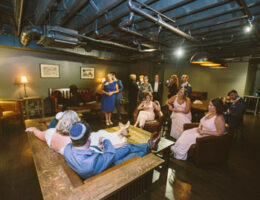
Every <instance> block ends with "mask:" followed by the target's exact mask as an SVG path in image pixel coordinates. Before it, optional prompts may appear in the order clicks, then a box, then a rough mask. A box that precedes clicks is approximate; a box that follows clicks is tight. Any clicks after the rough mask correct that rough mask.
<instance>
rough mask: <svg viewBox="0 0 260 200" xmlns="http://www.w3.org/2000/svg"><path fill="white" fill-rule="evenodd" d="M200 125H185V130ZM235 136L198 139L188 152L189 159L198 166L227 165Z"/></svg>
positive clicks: (225, 135) (229, 134)
mask: <svg viewBox="0 0 260 200" xmlns="http://www.w3.org/2000/svg"><path fill="white" fill-rule="evenodd" d="M198 125H199V123H191V124H184V127H183V130H187V129H190V128H194V127H198ZM232 137H233V135H232V134H231V133H229V132H227V133H225V134H224V135H222V136H205V137H201V138H197V139H196V143H195V144H193V145H191V147H190V149H189V151H188V158H189V159H190V160H192V161H193V162H194V163H195V164H196V165H197V166H203V165H209V164H221V163H226V162H227V160H228V155H229V151H230V147H231V145H232Z"/></svg>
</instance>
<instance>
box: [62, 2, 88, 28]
mask: <svg viewBox="0 0 260 200" xmlns="http://www.w3.org/2000/svg"><path fill="white" fill-rule="evenodd" d="M88 2H89V0H75V2H74V3H73V5H72V6H71V7H70V8H69V9H68V10H66V12H65V13H64V14H63V17H62V22H61V26H63V25H65V24H66V23H67V22H68V21H69V20H70V19H71V18H73V17H74V16H75V15H76V14H77V12H79V11H80V10H81V9H82V8H83V7H85V6H86V4H87V3H88Z"/></svg>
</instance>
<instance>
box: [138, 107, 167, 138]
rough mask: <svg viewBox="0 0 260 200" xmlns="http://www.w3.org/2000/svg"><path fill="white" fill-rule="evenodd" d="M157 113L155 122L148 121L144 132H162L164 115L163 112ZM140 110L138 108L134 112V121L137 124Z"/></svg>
mask: <svg viewBox="0 0 260 200" xmlns="http://www.w3.org/2000/svg"><path fill="white" fill-rule="evenodd" d="M154 112H155V119H154V120H149V121H146V123H145V125H144V130H146V131H149V132H151V133H153V132H155V131H161V127H162V122H163V113H162V112H161V111H156V110H154ZM138 113H139V110H138V109H137V108H136V109H135V111H134V121H135V122H136V120H137V116H138Z"/></svg>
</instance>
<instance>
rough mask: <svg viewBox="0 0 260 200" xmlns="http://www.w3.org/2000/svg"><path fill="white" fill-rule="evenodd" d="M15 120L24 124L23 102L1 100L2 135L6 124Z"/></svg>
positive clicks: (0, 126) (0, 124)
mask: <svg viewBox="0 0 260 200" xmlns="http://www.w3.org/2000/svg"><path fill="white" fill-rule="evenodd" d="M15 118H18V119H20V120H21V123H23V112H22V100H17V99H0V134H1V133H2V132H3V126H4V122H5V121H7V120H12V119H15Z"/></svg>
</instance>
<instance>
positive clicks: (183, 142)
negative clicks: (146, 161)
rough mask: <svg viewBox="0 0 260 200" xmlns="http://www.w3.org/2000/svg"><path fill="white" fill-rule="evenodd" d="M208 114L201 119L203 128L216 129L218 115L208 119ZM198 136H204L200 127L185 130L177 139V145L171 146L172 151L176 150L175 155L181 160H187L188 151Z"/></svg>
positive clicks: (206, 129)
mask: <svg viewBox="0 0 260 200" xmlns="http://www.w3.org/2000/svg"><path fill="white" fill-rule="evenodd" d="M207 116H208V115H205V116H204V117H203V118H202V119H201V120H200V123H201V125H202V130H205V131H216V130H217V128H216V125H215V119H216V116H214V117H211V118H210V119H206V117H207ZM197 137H202V135H200V134H199V133H198V128H192V129H188V130H186V131H184V132H183V133H182V134H181V136H180V137H179V139H178V140H177V141H176V143H175V145H173V146H172V147H171V149H172V151H173V152H174V157H175V158H176V159H180V160H187V152H188V151H189V148H190V146H191V145H192V144H195V143H196V138H197Z"/></svg>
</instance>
